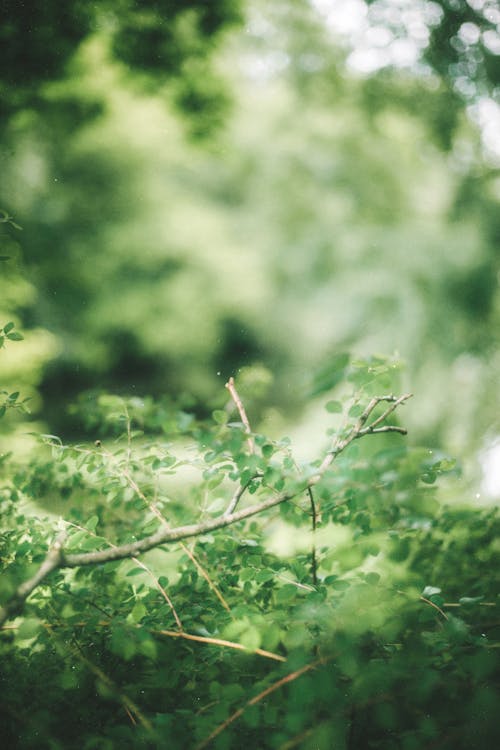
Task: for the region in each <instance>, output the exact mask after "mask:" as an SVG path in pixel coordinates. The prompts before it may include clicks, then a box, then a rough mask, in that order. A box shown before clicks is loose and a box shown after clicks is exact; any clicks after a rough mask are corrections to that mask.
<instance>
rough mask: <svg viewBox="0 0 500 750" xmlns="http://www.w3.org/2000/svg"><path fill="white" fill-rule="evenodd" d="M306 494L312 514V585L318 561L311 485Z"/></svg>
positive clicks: (314, 505)
mask: <svg viewBox="0 0 500 750" xmlns="http://www.w3.org/2000/svg"><path fill="white" fill-rule="evenodd" d="M307 494H308V495H309V500H310V502H311V516H312V547H311V573H312V581H313V584H314V586H317V585H318V562H317V560H316V523H317V518H318V516H317V514H316V503H315V502H314V493H313V490H312V487H308V488H307Z"/></svg>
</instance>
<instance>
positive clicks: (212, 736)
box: [195, 658, 329, 750]
mask: <svg viewBox="0 0 500 750" xmlns="http://www.w3.org/2000/svg"><path fill="white" fill-rule="evenodd" d="M327 661H329V659H327V658H321V659H317V660H316V661H314V662H311V663H310V664H306V665H305V666H303V667H301V668H300V669H297V670H296V671H295V672H290V674H287V675H285V677H282V678H281V679H280V680H278V681H277V682H274V683H273V684H272V685H270V686H269V687H268V688H266V689H265V690H263V691H262V692H261V693H259V694H258V695H256V696H254V697H253V698H251V699H250V700H249V701H247V702H246V703H245V705H244V706H242V707H241V708H238V710H237V711H235V712H234V713H233V714H231V716H230V717H229V718H228V719H226V720H225V721H223V722H222V724H219V726H218V727H216V728H215V729H214V731H213V732H212V733H211V734H210V735H209V736H208V737H207V738H206V739H204V740H203V741H202V742H200V744H199V745H197V746H196V748H195V750H204V748H206V747H208V745H210V743H211V742H212V740H214V739H215V738H216V737H218V736H219V734H221V732H223V731H224V730H225V729H227V727H228V726H230V725H231V724H232V723H233V722H234V721H236V719H239V717H240V716H241V715H242V714H243V712H244V711H245V710H246V709H247V708H248V707H249V706H255V705H256V704H257V703H260V701H261V700H263V698H266V697H267V696H268V695H270V694H271V693H274V692H275V691H276V690H279V689H280V688H281V687H283V685H286V684H287V683H289V682H293V681H294V680H296V679H297V678H298V677H301V676H302V675H303V674H305V673H306V672H310V671H311V670H312V669H316V667H319V666H320V665H322V664H326V662H327Z"/></svg>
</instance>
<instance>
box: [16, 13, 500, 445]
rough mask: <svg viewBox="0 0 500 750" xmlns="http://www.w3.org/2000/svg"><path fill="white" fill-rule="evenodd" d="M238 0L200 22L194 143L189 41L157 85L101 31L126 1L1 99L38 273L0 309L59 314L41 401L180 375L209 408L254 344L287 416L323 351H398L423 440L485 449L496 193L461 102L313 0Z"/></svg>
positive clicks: (273, 407)
mask: <svg viewBox="0 0 500 750" xmlns="http://www.w3.org/2000/svg"><path fill="white" fill-rule="evenodd" d="M94 5H96V6H99V7H101V6H100V4H99V3H98V4H86V5H85V9H87V10H86V12H89V13H90V12H93V11H92V8H93V7H94ZM125 5H127V7H128V3H125ZM205 5H206V4H205ZM212 5H213V4H212ZM212 5H211V7H212ZM217 5H219V4H217ZM49 6H50V4H49V5H48V6H47V7H49ZM114 6H116V7H118V5H117V4H116V3H115V4H114ZM68 7H73V6H72V5H71V4H69V6H68ZM120 7H122V6H121V5H120ZM144 7H145V6H144V5H143V4H141V5H140V8H142V10H144ZM148 7H149V6H148ZM177 7H180V6H177ZM221 7H223V6H221ZM131 12H132V11H131ZM200 12H201V11H200ZM110 13H111V15H112V16H113V15H114V11H110ZM138 13H140V10H139V6H138V5H136V6H135V10H134V12H133V14H132V15H133V17H134V18H135V19H136V20H137V14H138ZM246 14H247V18H248V24H247V25H246V26H245V29H244V30H242V29H241V28H239V27H238V26H235V28H234V30H233V32H231V34H227V35H223V36H221V37H218V36H215V37H213V38H212V37H211V36H210V38H209V39H208V41H207V43H208V44H209V46H210V47H211V48H213V50H212V51H213V55H214V58H213V59H214V61H215V60H216V64H217V71H218V74H219V76H220V77H221V80H223V82H224V86H225V88H226V89H227V91H228V92H230V98H231V100H232V102H233V107H232V109H231V111H228V112H227V113H226V116H225V118H224V120H223V124H222V126H221V129H220V130H218V131H217V132H215V133H214V132H211V131H210V132H211V137H210V138H208V140H205V141H204V143H203V144H202V145H201V144H200V142H197V143H196V144H194V143H193V142H192V139H189V138H186V128H185V124H184V123H183V121H180V120H179V114H178V107H176V106H175V105H173V104H172V101H173V98H175V96H176V95H177V94H178V93H179V92H181V91H185V90H186V87H187V88H189V85H190V84H189V81H191V80H192V79H193V78H195V79H196V80H197V81H198V83H199V82H200V81H201V82H202V89H203V91H204V92H205V93H206V92H207V91H210V90H212V79H211V77H210V76H207V74H206V71H205V68H204V67H200V63H199V59H198V58H196V60H195V61H193V60H191V62H190V64H189V66H187V68H186V66H185V65H184V64H182V66H181V67H182V70H183V72H182V74H180V73H179V76H177V75H176V76H174V78H169V81H168V82H167V83H166V84H165V87H163V86H160V85H158V86H155V85H150V86H147V85H145V79H147V80H149V81H151V79H150V78H149V74H148V75H147V76H146V74H144V73H143V72H139V71H138V68H137V66H136V65H135V64H134V66H132V65H130V66H128V67H126V66H124V64H123V62H119V61H117V58H116V56H115V55H114V54H113V53H112V52H111V51H110V45H111V40H110V36H112V35H113V33H114V31H113V30H114V29H118V30H119V29H120V28H121V25H120V24H121V23H125V20H124V19H125V18H126V17H127V18H128V16H127V14H125V15H124V16H123V20H122V21H120V20H119V21H116V24H115V22H114V21H113V23H112V24H111V25H110V27H108V26H106V24H104V23H103V24H102V25H100V26H99V28H96V29H94V30H93V31H92V33H89V34H88V36H86V37H85V40H84V42H83V43H82V44H79V45H78V46H77V47H75V48H74V51H73V53H72V55H71V58H70V59H68V64H67V65H66V67H65V68H64V74H61V76H60V77H59V78H58V79H57V81H56V80H51V81H46V82H45V83H44V84H43V86H42V85H38V84H37V85H36V86H37V89H36V90H37V95H38V96H40V97H43V99H44V101H45V106H42V104H40V106H38V105H37V107H36V108H35V109H33V108H31V107H28V105H26V106H23V107H22V108H21V109H20V110H19V111H18V114H17V115H16V117H15V118H14V119H12V120H11V121H10V125H9V127H8V129H7V131H6V132H5V133H4V135H3V138H2V145H3V146H4V150H5V153H6V158H5V162H4V163H3V171H2V190H3V192H4V197H3V205H5V206H6V207H8V208H9V210H10V211H11V212H15V215H16V217H17V219H18V220H19V222H20V223H21V224H22V225H23V227H24V231H23V255H24V261H25V264H26V267H27V270H28V274H29V279H30V282H31V288H32V290H33V292H34V288H35V287H36V295H35V294H34V293H33V294H32V299H31V300H30V301H29V302H25V301H22V300H20V302H19V304H18V306H17V310H16V315H19V316H20V317H19V319H17V318H16V315H15V314H14V312H13V311H11V310H5V312H4V317H3V318H2V319H4V320H11V319H12V320H16V322H19V323H23V329H24V330H25V332H26V335H27V336H28V335H30V333H31V331H32V330H33V327H34V326H40V327H42V328H43V329H45V330H49V331H50V332H51V333H52V334H53V335H54V336H56V337H57V342H56V345H54V342H52V346H51V347H49V346H47V347H46V349H47V350H48V349H49V348H50V350H51V352H52V354H53V356H52V358H51V361H50V362H49V363H48V364H46V363H45V360H44V363H43V365H41V366H40V371H39V372H37V376H36V378H35V379H34V380H35V381H36V382H35V383H33V384H32V389H34V387H36V385H37V383H40V395H39V396H38V398H37V397H36V393H34V392H33V390H32V391H31V392H30V394H29V395H30V396H32V397H33V401H32V404H33V409H34V411H36V409H37V406H39V407H40V408H41V412H40V413H41V418H43V419H44V421H45V422H46V423H47V424H48V428H47V429H48V430H50V431H53V432H57V433H59V434H63V435H65V436H69V435H76V433H77V431H78V430H81V425H80V423H79V422H78V421H77V420H76V419H74V418H73V417H72V416H71V415H68V410H67V405H68V404H69V403H71V402H73V401H74V400H75V399H76V398H78V397H79V396H80V395H81V393H82V392H83V391H94V390H102V389H105V390H111V391H113V392H117V393H130V392H131V391H135V392H136V393H140V394H148V395H151V396H152V397H153V398H154V399H155V400H157V399H160V398H162V397H163V396H164V394H165V393H168V394H175V395H176V396H179V397H180V396H181V394H183V393H188V394H190V396H191V397H193V398H194V399H195V400H196V402H197V410H198V411H199V410H202V409H204V410H205V413H206V412H207V411H210V409H211V408H215V407H216V406H218V403H217V402H218V400H219V394H220V390H221V389H220V382H221V379H223V378H227V377H229V375H230V374H231V373H235V372H237V371H238V369H239V368H242V367H245V366H253V367H263V368H266V369H267V370H268V371H270V372H272V373H273V378H274V380H273V384H272V385H271V386H270V387H269V389H268V393H267V400H266V399H262V403H261V405H262V411H263V412H265V411H266V409H267V410H269V411H270V412H274V413H276V411H277V410H278V411H281V418H282V420H288V421H293V420H294V419H296V417H297V415H298V414H300V412H301V410H303V409H304V408H305V407H306V403H305V401H304V399H303V397H302V394H303V393H304V392H305V390H306V389H305V388H304V381H305V380H306V379H308V378H309V372H310V371H311V369H316V368H318V367H320V368H321V367H322V366H323V365H324V366H327V367H328V363H329V358H330V356H331V354H332V352H334V353H336V352H339V351H347V350H352V351H356V352H361V353H362V354H364V355H367V354H368V353H370V352H373V351H387V352H394V351H396V352H399V353H400V354H401V356H402V357H403V358H404V359H405V360H406V361H407V362H408V363H409V367H410V370H411V372H412V377H413V383H414V388H415V390H416V391H418V392H420V393H426V394H428V398H426V399H425V403H424V404H423V405H422V407H421V409H419V410H418V413H416V414H415V415H414V414H413V413H410V415H409V420H410V424H411V426H412V429H413V430H414V431H417V434H418V436H419V439H420V440H422V441H424V442H429V443H432V444H433V445H436V444H441V445H443V446H444V445H446V446H447V447H448V449H450V450H452V451H453V452H454V453H458V454H460V455H463V454H465V453H466V452H467V451H468V450H469V447H470V446H472V445H473V450H476V449H477V448H478V447H479V446H480V445H481V444H482V441H483V439H484V435H485V434H492V435H495V434H496V433H497V432H498V431H499V430H500V423H499V421H498V416H497V415H496V414H495V413H494V410H492V409H491V403H492V401H493V400H494V399H495V398H496V378H495V373H496V371H497V370H498V345H499V331H500V324H499V311H500V304H499V287H498V284H497V283H496V279H497V274H498V272H499V261H498V251H497V248H498V232H499V226H498V216H499V215H500V212H499V210H498V202H499V192H498V174H497V172H496V171H495V169H493V168H492V166H491V165H489V164H488V163H486V162H485V161H484V159H483V158H482V155H481V143H480V136H479V134H478V132H477V130H476V129H475V128H474V127H473V125H472V124H471V122H470V120H469V119H468V118H467V116H466V111H465V110H464V105H463V102H462V101H461V100H460V97H458V96H457V95H456V92H455V91H454V90H453V89H452V87H451V84H448V83H446V82H445V81H441V82H440V83H439V82H438V81H437V80H436V79H435V78H434V77H432V76H429V75H427V74H425V75H423V74H421V72H420V70H413V69H412V70H408V69H403V70H402V69H399V68H393V69H391V70H381V71H378V72H374V73H373V74H371V75H369V76H365V77H361V76H359V75H357V74H354V73H352V72H351V71H350V70H349V68H348V67H346V55H347V52H346V51H345V50H344V49H343V48H342V47H341V46H340V45H339V44H337V42H336V40H335V38H334V37H332V35H331V34H329V33H328V28H327V26H326V25H325V24H324V23H323V22H322V19H321V17H320V16H319V14H318V13H317V12H316V11H315V6H314V5H313V4H311V3H309V2H306V1H305V0H294V2H276V3H262V2H259V1H258V0H252V2H250V3H248V4H247V6H246ZM148 17H149V16H148ZM387 23H388V22H387ZM183 28H184V27H183ZM163 33H166V31H165V27H164V25H161V24H160V25H158V34H160V35H161V34H163ZM179 34H180V32H179ZM183 39H185V38H184V37H182V39H181V38H180V39H179V44H181V42H182V40H183ZM142 49H143V48H142ZM153 73H154V71H153ZM184 73H186V76H185V75H184ZM18 78H19V76H18ZM19 80H20V78H19ZM143 84H144V85H143ZM68 98H71V99H72V101H75V99H76V100H77V101H76V104H75V107H74V108H71V107H70V108H68V107H67V106H66V105H65V102H66V101H67V99H68ZM188 98H189V97H188ZM96 102H98V103H100V105H101V109H100V110H99V114H98V116H97V114H96V113H95V112H94V104H95V103H96ZM76 105H77V106H76ZM86 113H87V114H88V116H87V114H86ZM92 113H94V115H95V116H94V115H92V116H90V115H91V114H92ZM192 121H193V123H194V126H195V127H196V128H199V129H201V130H204V129H205V131H206V133H208V132H209V130H210V129H206V128H205V126H206V121H205V115H202V114H200V113H198V114H196V116H194V118H192ZM2 226H3V225H2ZM18 296H19V298H20V296H21V295H20V294H19V295H18ZM45 359H46V358H45ZM218 373H221V374H220V375H218ZM207 405H208V408H207ZM80 437H81V433H80Z"/></svg>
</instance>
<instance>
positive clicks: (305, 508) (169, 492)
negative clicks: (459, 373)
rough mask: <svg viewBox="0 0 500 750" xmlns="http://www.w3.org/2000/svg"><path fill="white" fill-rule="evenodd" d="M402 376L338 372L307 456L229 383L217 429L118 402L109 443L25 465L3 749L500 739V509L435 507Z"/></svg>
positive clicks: (108, 406) (52, 443)
mask: <svg viewBox="0 0 500 750" xmlns="http://www.w3.org/2000/svg"><path fill="white" fill-rule="evenodd" d="M3 330H4V333H5V335H6V336H7V337H8V338H10V339H12V338H13V337H12V328H9V326H5V327H4V329H3ZM9 334H11V335H10V336H9ZM394 371H395V370H394V367H393V364H392V363H389V362H386V361H384V360H382V359H378V358H377V359H372V360H370V361H368V362H357V363H352V364H348V363H347V362H346V361H343V362H342V375H343V376H344V377H345V384H347V388H346V387H344V391H345V393H346V395H345V396H344V397H342V398H340V399H339V400H333V399H331V398H330V397H329V396H325V393H326V392H327V389H328V388H329V387H330V385H331V384H332V383H334V382H335V383H336V382H337V380H338V378H337V377H336V375H335V373H334V372H331V373H326V375H325V373H323V374H322V378H323V380H322V382H323V384H324V385H323V386H321V384H320V385H319V386H318V387H317V388H316V391H317V392H318V393H320V394H322V396H324V397H325V398H326V399H329V400H327V401H326V404H325V406H326V409H327V411H328V413H329V414H330V415H331V429H330V430H329V435H328V440H329V445H328V447H327V448H326V449H325V450H324V451H323V452H322V453H320V454H319V455H318V457H317V459H316V460H313V461H311V462H305V463H304V462H302V463H300V462H299V461H298V460H297V458H296V456H295V455H294V451H293V446H292V444H291V442H290V441H289V440H288V439H286V438H284V439H279V440H277V439H274V438H271V437H269V436H268V435H264V434H260V433H258V432H254V431H252V430H251V427H250V424H249V422H248V418H247V415H246V412H245V407H244V404H243V403H242V402H241V400H240V397H239V394H238V390H237V386H236V385H235V383H234V382H233V381H232V380H230V381H229V383H228V384H227V387H228V390H229V395H230V400H229V403H228V405H227V407H226V408H224V409H219V410H216V411H215V412H214V413H213V415H212V419H211V420H209V421H208V422H207V421H203V420H200V419H199V418H196V417H195V416H194V415H191V414H188V413H187V412H185V411H175V410H174V409H173V408H171V407H170V408H167V407H166V406H165V405H162V406H161V407H158V408H157V409H155V407H154V405H153V404H151V402H148V401H144V402H143V401H141V400H140V399H137V398H135V399H130V400H128V401H127V400H122V399H118V398H115V397H113V396H106V397H102V398H101V399H100V400H99V404H100V406H99V409H98V410H97V411H96V412H93V417H92V418H93V423H94V429H96V430H97V429H99V430H100V433H99V434H100V438H99V439H98V440H97V441H96V442H95V444H90V445H89V444H84V445H66V444H63V443H62V442H61V441H60V440H59V439H57V438H55V437H54V436H51V435H45V436H41V437H40V440H41V444H42V445H41V449H40V451H39V453H38V454H37V456H36V457H35V458H33V459H32V460H31V461H30V462H29V463H28V464H19V465H16V463H15V459H10V460H8V461H5V462H4V463H3V465H2V471H3V482H2V488H1V495H0V502H1V508H2V531H1V564H2V576H1V579H0V602H1V603H2V605H3V609H2V610H1V612H0V622H1V623H2V626H3V627H2V630H1V633H0V648H1V659H2V672H1V681H2V687H3V697H2V701H1V709H0V711H1V713H2V727H3V737H4V743H6V746H8V747H10V748H51V749H59V748H61V750H62V749H63V748H64V750H71V748H75V750H76V748H78V750H82V749H83V750H91V748H99V750H101V749H105V750H106V749H107V748H110V749H112V748H117V747H120V748H168V749H169V750H175V749H176V748H179V749H180V748H185V747H192V748H198V749H199V750H201V749H202V748H208V747H213V748H220V749H221V750H222V749H223V748H233V747H234V748H235V747H240V746H248V747H254V748H262V749H263V750H264V749H267V748H269V750H271V749H272V750H278V749H281V750H285V748H295V747H301V748H306V749H307V748H309V749H311V750H312V748H314V749H315V750H318V749H319V750H330V748H333V747H335V748H384V750H386V749H388V748H403V749H404V750H413V749H414V748H423V747H425V748H431V747H432V748H434V747H435V748H449V749H450V750H451V748H453V749H454V750H456V749H457V748H463V749H464V750H465V749H467V750H469V749H470V748H478V749H479V748H481V750H484V748H489V747H491V748H493V747H495V746H496V745H497V742H498V739H499V736H498V735H499V733H498V722H497V716H496V712H497V705H498V697H499V696H498V690H497V688H496V687H495V679H496V678H497V676H498V671H497V670H496V664H495V654H497V653H498V651H497V650H496V648H497V646H498V628H499V621H498V610H497V608H496V606H497V600H496V599H495V598H494V597H495V592H494V590H493V588H494V581H492V577H491V571H492V570H494V561H495V554H496V553H497V546H496V545H497V541H496V540H497V539H498V531H499V528H498V526H499V519H498V513H497V512H496V511H493V510H484V511H477V510H471V509H469V508H467V507H465V508H462V507H459V506H458V505H453V506H451V507H446V506H444V505H443V504H442V503H441V502H440V501H439V500H438V498H437V494H436V489H435V481H436V479H437V478H438V477H439V476H440V475H442V474H445V473H450V472H453V471H456V469H455V467H454V463H453V461H450V460H449V459H448V458H447V457H445V456H437V455H434V454H432V455H431V454H430V452H429V451H427V450H422V449H419V448H414V447H413V448H412V447H409V446H407V445H406V444H405V438H404V434H405V429H404V428H403V427H401V426H400V424H399V422H398V421H397V417H398V412H399V407H401V406H402V405H403V404H404V402H405V401H406V400H407V399H408V398H409V394H405V395H402V396H400V397H396V396H394V395H392V390H391V389H392V387H393V377H394ZM381 394H389V395H381ZM17 400H18V397H16V398H15V399H14V398H13V396H12V395H11V394H6V395H5V400H4V405H5V406H6V407H7V406H14V405H15V404H16V403H17ZM99 415H100V417H99ZM233 420H234V421H233ZM97 425H99V427H98V426H97ZM59 516H60V517H59Z"/></svg>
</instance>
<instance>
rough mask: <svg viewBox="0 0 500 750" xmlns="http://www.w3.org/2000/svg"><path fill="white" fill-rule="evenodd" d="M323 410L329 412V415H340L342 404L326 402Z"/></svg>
mask: <svg viewBox="0 0 500 750" xmlns="http://www.w3.org/2000/svg"><path fill="white" fill-rule="evenodd" d="M325 409H326V410H327V411H328V412H330V414H341V413H342V404H341V403H340V401H328V402H327V403H326V406H325Z"/></svg>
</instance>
